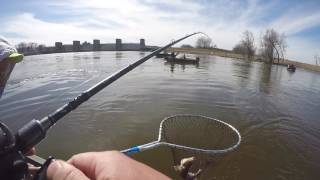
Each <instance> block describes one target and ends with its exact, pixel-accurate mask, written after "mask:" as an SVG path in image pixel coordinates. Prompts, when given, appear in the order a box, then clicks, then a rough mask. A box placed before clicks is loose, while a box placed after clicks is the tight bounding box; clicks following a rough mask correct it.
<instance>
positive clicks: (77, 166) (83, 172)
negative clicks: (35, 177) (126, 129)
mask: <svg viewBox="0 0 320 180" xmlns="http://www.w3.org/2000/svg"><path fill="white" fill-rule="evenodd" d="M47 178H48V179H49V180H60V179H64V180H75V179H77V180H87V179H97V180H98V179H103V180H105V179H119V180H121V179H125V180H127V179H130V180H141V179H159V180H166V179H169V178H168V177H167V176H165V175H163V174H162V173H160V172H158V171H156V170H154V169H152V168H150V167H148V166H147V165H144V164H142V163H140V162H137V161H135V160H133V159H131V158H129V157H127V156H126V155H124V154H122V153H120V152H118V151H105V152H89V153H82V154H78V155H75V156H73V157H72V158H71V159H70V160H69V161H68V162H64V161H61V160H57V161H54V162H53V163H51V164H50V166H49V168H48V171H47Z"/></svg>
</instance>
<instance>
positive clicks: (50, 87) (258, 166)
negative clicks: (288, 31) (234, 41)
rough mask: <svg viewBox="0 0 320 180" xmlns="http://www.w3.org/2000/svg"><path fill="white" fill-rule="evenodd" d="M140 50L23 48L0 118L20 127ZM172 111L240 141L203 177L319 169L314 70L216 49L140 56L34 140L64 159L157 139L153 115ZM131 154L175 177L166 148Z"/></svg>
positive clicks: (299, 174)
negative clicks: (190, 60) (228, 130)
mask: <svg viewBox="0 0 320 180" xmlns="http://www.w3.org/2000/svg"><path fill="white" fill-rule="evenodd" d="M146 54H147V53H143V52H88V53H68V54H50V55H38V56H29V57H26V58H25V60H24V61H23V62H22V63H20V64H18V65H17V66H16V68H15V69H14V72H13V74H12V76H11V78H10V80H9V82H8V84H7V87H6V90H5V92H4V94H3V97H2V99H1V100H0V118H1V121H3V122H5V123H7V124H8V125H9V126H10V127H12V128H13V129H18V128H19V127H21V126H22V125H23V124H25V123H26V122H28V121H29V120H31V119H40V118H42V117H44V116H46V115H47V114H49V113H51V112H53V111H54V110H55V109H57V108H58V107H60V106H61V105H63V104H65V103H66V102H68V101H70V100H71V99H73V98H74V97H75V96H77V95H78V94H79V93H81V92H82V91H84V90H86V89H88V88H89V87H90V86H92V85H94V84H95V83H97V82H99V81H101V80H102V79H104V78H105V77H107V76H108V75H110V74H112V73H113V72H115V71H116V70H119V69H120V68H122V67H125V66H126V65H128V64H129V63H131V62H134V61H135V60H137V59H139V58H140V57H143V56H145V55H146ZM174 114H201V115H205V116H210V117H214V118H217V119H220V120H223V121H225V122H227V123H230V124H232V125H233V126H234V127H236V128H237V129H239V131H240V133H241V135H242V138H243V141H242V143H241V145H240V147H239V149H238V150H237V151H235V152H233V153H230V154H228V155H227V156H226V157H224V158H223V159H222V160H220V161H219V163H216V164H214V165H213V166H212V167H210V168H208V169H209V170H207V171H206V172H205V173H204V174H203V179H318V178H319V177H320V171H319V169H320V165H319V162H320V122H319V117H320V74H318V73H314V72H310V71H306V70H303V69H297V71H296V72H295V73H290V72H288V71H287V70H286V68H285V67H282V66H270V65H266V64H263V63H257V62H252V63H250V62H248V61H242V60H233V59H228V58H222V57H214V56H210V57H208V56H203V57H201V60H200V64H199V65H198V66H196V65H177V64H168V63H166V62H165V61H164V60H163V59H156V58H153V59H151V60H149V61H147V62H146V63H144V64H142V65H141V66H139V67H138V68H137V69H135V70H133V71H132V72H130V73H129V74H127V75H125V76H124V77H122V78H121V79H119V80H118V81H116V82H115V83H113V84H112V85H111V86H109V87H107V88H106V89H104V90H103V91H101V92H100V93H98V94H97V95H95V96H94V97H92V98H91V99H90V100H89V101H87V102H85V103H84V104H82V105H81V106H80V107H78V108H77V109H76V110H75V111H73V112H72V113H70V114H68V115H67V116H65V117H64V118H63V120H61V121H60V122H59V123H58V124H57V125H56V126H54V127H53V128H52V129H51V131H50V132H49V133H48V137H47V138H46V139H45V140H44V141H43V142H42V143H41V144H40V145H38V147H37V150H38V154H39V155H40V156H43V157H47V156H49V155H53V156H55V157H56V158H62V159H68V158H69V157H70V156H72V155H73V154H75V153H80V152H85V151H102V150H112V149H116V150H122V149H126V148H129V147H132V146H134V145H138V144H144V143H147V142H150V141H152V140H155V139H156V138H157V135H158V128H159V123H160V121H161V120H162V119H163V118H165V117H167V116H170V115H174ZM211 138H214V137H208V139H207V141H210V139H211ZM134 158H136V159H138V160H139V161H142V162H144V163H146V164H148V165H150V166H152V167H154V168H156V169H157V170H159V171H161V172H163V173H165V174H167V175H169V176H171V177H173V178H177V176H176V173H175V172H174V170H173V168H172V166H173V163H172V161H173V160H172V159H173V157H172V154H171V153H170V151H169V150H168V149H166V148H160V149H156V150H151V151H148V152H143V153H141V154H138V155H136V156H134Z"/></svg>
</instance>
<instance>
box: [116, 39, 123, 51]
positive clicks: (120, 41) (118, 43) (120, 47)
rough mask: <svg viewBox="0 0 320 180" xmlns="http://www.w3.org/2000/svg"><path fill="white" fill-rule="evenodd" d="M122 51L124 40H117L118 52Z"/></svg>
mask: <svg viewBox="0 0 320 180" xmlns="http://www.w3.org/2000/svg"><path fill="white" fill-rule="evenodd" d="M121 50H122V40H121V39H116V51H121Z"/></svg>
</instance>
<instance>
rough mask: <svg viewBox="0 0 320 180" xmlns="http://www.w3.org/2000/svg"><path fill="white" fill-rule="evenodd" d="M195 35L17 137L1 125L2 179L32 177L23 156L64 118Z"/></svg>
mask: <svg viewBox="0 0 320 180" xmlns="http://www.w3.org/2000/svg"><path fill="white" fill-rule="evenodd" d="M196 34H204V33H202V32H195V33H192V34H189V35H186V36H184V37H182V38H180V39H178V40H176V41H173V42H171V43H169V44H167V45H166V46H164V47H162V48H159V49H157V50H155V51H153V52H152V53H150V54H148V55H147V56H145V57H143V58H141V59H139V60H137V61H136V62H134V63H132V64H130V65H128V66H127V67H125V68H123V69H121V70H119V71H117V72H115V73H113V74H112V75H110V76H109V77H107V78H105V79H104V80H102V81H101V82H99V83H97V84H96V85H94V86H93V87H91V88H89V89H88V90H86V91H84V92H83V93H81V94H80V95H79V96H77V97H76V98H74V99H73V100H72V101H70V102H68V103H67V104H65V105H63V106H62V107H60V108H59V109H57V110H56V111H55V112H53V113H51V114H49V115H48V116H46V117H44V118H42V119H41V120H32V121H30V122H29V123H27V124H26V125H25V126H23V127H22V128H21V129H19V130H18V132H17V133H16V134H14V133H13V132H12V131H11V130H10V128H9V127H8V126H6V125H5V124H3V123H1V122H0V179H14V180H16V179H19V180H20V179H26V178H27V177H28V176H29V174H28V165H27V159H26V156H25V155H24V154H25V153H26V152H27V151H28V150H29V149H31V148H32V147H34V146H35V145H37V144H38V143H39V142H40V141H41V140H43V139H44V138H45V137H46V132H47V131H48V130H49V129H50V128H51V127H52V126H53V125H54V124H56V123H57V122H58V121H59V120H60V119H61V118H63V117H64V116H65V115H67V114H68V113H70V112H71V111H73V110H74V109H76V108H77V107H78V106H79V105H81V104H82V103H84V102H86V101H87V100H89V99H90V98H91V97H92V96H94V95H95V94H97V93H98V92H99V91H101V90H102V89H104V88H105V87H107V86H108V85H110V84H112V83H113V82H114V81H116V80H117V79H119V78H120V77H122V76H123V75H125V74H127V73H128V72H130V71H131V70H133V69H134V68H136V67H138V66H139V65H140V64H142V63H144V62H145V61H147V60H148V59H150V58H152V57H153V56H155V55H157V54H159V53H160V52H161V51H164V50H166V49H167V48H169V47H171V46H173V45H175V44H177V43H178V42H180V41H182V40H184V39H187V38H189V37H191V36H193V35H196ZM50 160H52V158H49V159H48V160H47V161H46V163H45V164H44V165H43V166H42V167H41V168H40V170H39V174H40V173H41V174H42V175H41V174H40V175H39V176H36V177H37V178H38V179H41V178H45V175H46V167H47V166H49V164H50Z"/></svg>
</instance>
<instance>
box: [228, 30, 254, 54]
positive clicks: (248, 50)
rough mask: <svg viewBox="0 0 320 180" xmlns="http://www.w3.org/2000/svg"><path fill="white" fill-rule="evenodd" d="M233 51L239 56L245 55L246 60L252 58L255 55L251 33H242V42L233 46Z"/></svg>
mask: <svg viewBox="0 0 320 180" xmlns="http://www.w3.org/2000/svg"><path fill="white" fill-rule="evenodd" d="M233 51H234V52H236V53H240V54H245V55H247V56H248V58H252V57H253V56H254V55H255V53H256V48H255V45H254V36H253V34H252V32H250V31H248V30H246V31H244V32H243V33H242V40H241V41H240V42H239V43H238V44H236V45H235V47H234V48H233Z"/></svg>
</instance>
